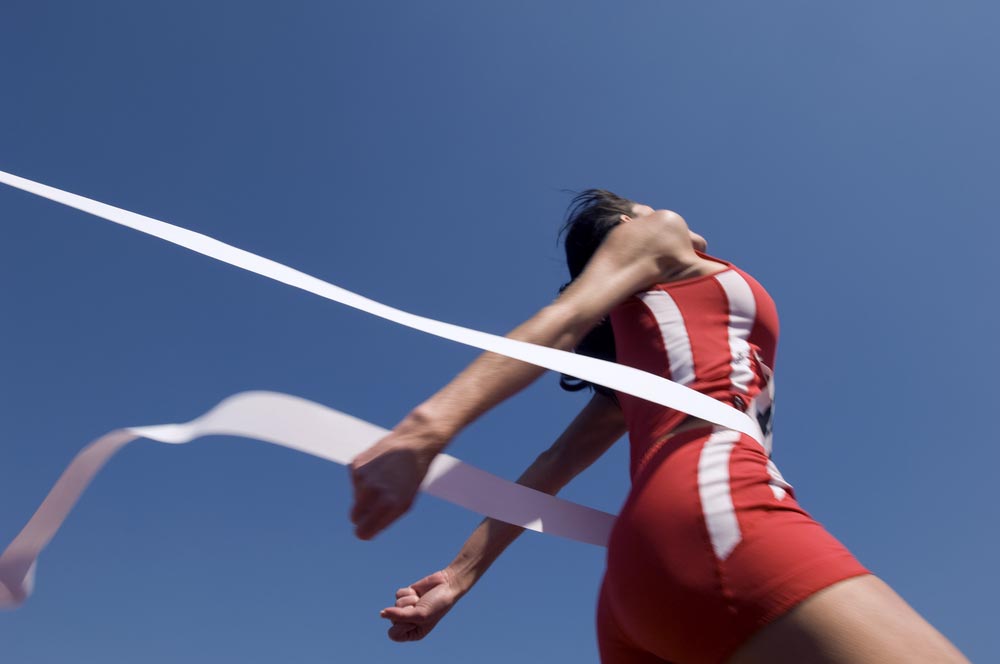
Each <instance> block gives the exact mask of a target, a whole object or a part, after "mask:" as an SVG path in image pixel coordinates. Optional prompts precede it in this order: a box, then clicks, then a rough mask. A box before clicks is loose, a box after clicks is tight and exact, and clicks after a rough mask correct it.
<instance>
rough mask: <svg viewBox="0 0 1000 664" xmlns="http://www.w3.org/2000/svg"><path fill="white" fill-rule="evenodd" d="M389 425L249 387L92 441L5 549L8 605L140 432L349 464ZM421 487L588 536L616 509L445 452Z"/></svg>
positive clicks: (2, 570)
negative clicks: (185, 415) (178, 417)
mask: <svg viewBox="0 0 1000 664" xmlns="http://www.w3.org/2000/svg"><path fill="white" fill-rule="evenodd" d="M387 433H388V431H387V430H385V429H383V428H381V427H378V426H376V425H374V424H371V423H369V422H365V421H364V420H359V419H357V418H356V417H351V416H350V415H345V414H344V413H340V412H338V411H336V410H333V409H331V408H327V407H326V406H321V405H320V404H318V403H314V402H312V401H307V400H305V399H301V398H299V397H294V396H291V395H288V394H280V393H277V392H242V393H240V394H236V395H233V396H231V397H229V398H227V399H225V400H224V401H222V402H221V403H220V404H219V405H217V406H216V407H215V408H213V409H212V410H210V411H208V412H207V413H205V414H204V415H202V416H201V417H198V418H196V419H194V420H191V421H190V422H187V423H186V424H161V425H156V426H148V427H130V428H128V429H117V430H115V431H112V432H110V433H108V434H106V435H104V436H101V437H100V438H98V439H97V440H95V441H94V442H92V443H91V444H90V445H88V446H87V447H85V448H84V449H83V450H82V451H81V452H80V453H79V454H77V455H76V457H75V458H74V459H73V461H72V462H71V463H70V464H69V466H68V467H67V468H66V470H65V471H63V474H62V476H61V477H60V478H59V480H58V481H57V482H56V483H55V486H53V487H52V490H51V491H49V495H48V496H46V498H45V500H44V501H43V502H42V504H41V506H40V507H39V508H38V510H37V511H36V512H35V514H34V516H32V517H31V520H30V521H28V523H27V525H26V526H25V527H24V528H23V529H22V530H21V532H20V533H19V534H18V535H17V537H16V538H14V541H13V542H11V544H10V546H8V547H7V549H6V550H5V551H4V552H3V555H0V608H12V607H14V606H16V605H17V604H20V603H21V602H23V601H24V600H25V598H26V597H27V596H28V595H30V594H31V590H32V587H33V585H34V576H35V564H36V560H37V558H38V554H39V553H40V552H41V550H42V549H43V548H45V546H46V545H47V544H48V543H49V541H50V540H51V539H52V538H53V536H55V534H56V532H57V531H58V530H59V527H60V526H61V525H62V523H63V521H64V520H65V519H66V517H67V516H68V515H69V512H70V510H71V509H72V508H73V505H75V504H76V501H77V499H79V497H80V495H81V494H82V493H83V491H84V490H85V489H86V488H87V486H88V485H89V484H90V482H91V480H93V478H94V476H95V475H96V474H97V473H98V471H100V470H101V468H103V467H104V464H105V463H107V461H108V460H109V459H110V458H111V457H112V456H113V455H114V454H115V452H117V451H118V450H120V449H121V448H122V447H124V446H125V445H127V444H128V443H130V442H132V441H134V440H136V439H137V438H149V439H151V440H155V441H158V442H161V443H172V444H180V443H188V442H190V441H192V440H194V439H195V438H200V437H202V436H212V435H225V436H243V437H246V438H254V439H256V440H261V441H264V442H266V443H272V444H274V445H280V446H282V447H287V448H289V449H293V450H298V451H299V452H305V453H306V454H311V455H313V456H316V457H319V458H321V459H326V460H327V461H333V462H336V463H340V464H344V465H346V464H348V463H350V461H351V459H353V458H354V457H355V456H357V455H358V453H360V452H361V451H362V450H364V449H366V448H367V447H369V446H371V445H372V444H374V443H375V442H376V441H378V440H379V439H380V438H382V437H383V436H385V435H386V434H387ZM421 490H423V491H425V492H427V493H429V494H431V495H432V496H437V497H438V498H443V499H444V500H447V501H450V502H452V503H455V504H456V505H459V506H461V507H465V508H467V509H470V510H472V511H474V512H478V513H480V514H484V515H486V516H491V517H493V518H496V519H500V520H501V521H506V522H507V523H512V524H514V525H517V526H522V527H524V528H528V529H530V530H535V531H538V532H546V533H550V534H553V535H560V536H562V537H568V538H570V539H574V540H577V541H580V542H586V543H588V544H596V545H598V546H603V545H605V544H606V543H607V540H608V535H609V534H610V532H611V525H612V523H613V522H614V518H615V517H614V516H613V515H611V514H608V513H607V512H601V511H600V510H595V509H591V508H589V507H584V506H583V505H578V504H576V503H572V502H569V501H567V500H562V499H561V498H556V497H555V496H550V495H548V494H546V493H542V492H541V491H536V490H534V489H529V488H528V487H526V486H522V485H520V484H515V483H514V482H509V481H507V480H504V479H501V478H499V477H497V476H495V475H491V474H490V473H487V472H485V471H483V470H480V469H478V468H475V467H473V466H470V465H468V464H465V463H462V462H461V461H459V460H458V459H456V458H455V457H453V456H450V455H448V454H440V455H438V457H437V458H436V459H435V460H434V462H433V463H432V464H431V467H430V470H429V472H428V473H427V477H426V478H425V479H424V482H423V484H422V485H421Z"/></svg>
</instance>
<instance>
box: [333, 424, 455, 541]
mask: <svg viewBox="0 0 1000 664" xmlns="http://www.w3.org/2000/svg"><path fill="white" fill-rule="evenodd" d="M441 447H443V445H440V444H437V441H434V440H433V438H432V437H431V436H429V435H428V434H427V433H426V432H420V431H414V430H413V428H412V427H407V426H405V425H400V426H399V427H397V428H396V430H394V431H393V432H392V433H390V434H389V435H388V436H386V437H385V438H383V439H382V440H380V441H378V442H377V443H375V444H374V445H372V446H371V447H369V448H368V449H367V450H365V451H364V452H362V453H361V454H359V455H358V456H357V457H355V458H354V460H353V461H352V462H351V465H350V473H351V482H352V484H353V485H354V506H353V507H352V508H351V522H352V523H353V524H354V533H355V535H357V536H358V538H360V539H363V540H367V539H371V538H372V537H374V536H375V535H377V534H378V533H379V532H381V531H382V530H384V529H385V528H386V527H388V526H389V525H390V524H391V523H392V522H393V521H395V520H396V519H398V518H399V517H400V516H402V515H403V514H404V513H405V512H406V511H407V510H409V509H410V506H411V505H413V500H414V499H415V498H416V495H417V491H418V490H419V489H420V483H421V482H423V480H424V476H425V475H426V474H427V469H428V468H429V467H430V465H431V461H433V460H434V457H435V456H437V453H438V451H439V450H440V449H441Z"/></svg>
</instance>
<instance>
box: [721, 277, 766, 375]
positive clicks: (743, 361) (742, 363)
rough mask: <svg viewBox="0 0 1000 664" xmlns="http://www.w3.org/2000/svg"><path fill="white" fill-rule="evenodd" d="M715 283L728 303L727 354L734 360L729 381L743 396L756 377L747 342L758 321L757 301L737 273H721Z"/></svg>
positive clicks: (748, 286)
mask: <svg viewBox="0 0 1000 664" xmlns="http://www.w3.org/2000/svg"><path fill="white" fill-rule="evenodd" d="M715 280H716V281H717V282H719V285H721V286H722V290H724V291H725V292H726V298H727V299H728V300H729V352H730V354H731V355H732V358H733V359H732V362H731V366H732V373H731V374H730V378H729V379H730V380H731V381H732V382H733V387H735V388H736V389H737V390H739V391H740V392H743V393H744V394H746V393H747V392H749V391H750V383H751V382H752V381H753V380H754V377H755V376H754V371H753V358H752V357H751V350H750V342H749V339H750V331H751V330H752V329H753V324H754V320H755V319H756V318H757V302H756V301H755V300H754V298H753V291H752V290H750V284H748V283H747V282H746V280H745V279H744V278H743V277H742V276H740V274H739V273H738V272H736V270H726V271H725V272H720V273H719V274H717V275H715Z"/></svg>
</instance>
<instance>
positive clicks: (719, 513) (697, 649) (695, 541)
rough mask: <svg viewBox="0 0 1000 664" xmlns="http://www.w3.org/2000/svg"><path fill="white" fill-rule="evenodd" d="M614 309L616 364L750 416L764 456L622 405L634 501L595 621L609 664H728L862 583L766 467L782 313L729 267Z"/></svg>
mask: <svg viewBox="0 0 1000 664" xmlns="http://www.w3.org/2000/svg"><path fill="white" fill-rule="evenodd" d="M705 258H708V259H709V260H714V261H717V262H719V263H721V264H722V266H723V267H724V269H723V270H722V271H720V272H717V273H715V274H711V275H706V276H701V277H695V278H693V279H687V280H683V281H676V282H669V283H665V284H660V285H657V286H655V287H653V288H652V289H650V290H649V291H647V292H644V293H639V294H637V295H635V296H633V297H631V298H629V299H628V300H627V301H625V302H624V303H622V304H621V305H619V306H618V307H616V308H615V310H614V311H612V313H611V324H612V327H613V329H614V334H615V346H616V350H617V359H618V362H619V363H621V364H626V365H629V366H633V367H637V368H639V369H643V370H645V371H649V372H651V373H655V374H659V375H661V376H664V377H666V378H669V379H671V380H673V381H676V382H678V383H681V384H683V385H687V386H688V387H690V388H692V389H694V390H697V391H699V392H702V393H704V394H707V395H709V396H711V397H713V398H716V399H718V400H720V401H723V402H725V403H727V404H729V405H731V406H734V407H736V408H739V409H740V410H743V411H745V412H747V413H748V414H750V415H752V416H754V417H755V418H756V419H757V421H758V422H759V423H760V425H761V428H762V429H763V431H764V433H765V436H764V444H761V443H758V442H757V441H755V440H753V439H752V438H750V437H749V436H745V435H742V434H740V433H737V432H734V431H731V430H729V429H724V428H721V427H714V428H713V427H705V428H698V429H692V430H689V431H684V432H682V433H679V434H676V435H673V436H670V435H668V434H669V432H670V431H671V430H672V429H673V428H674V427H676V426H677V425H678V424H680V423H681V421H683V420H684V419H685V418H686V417H687V416H686V415H685V414H684V413H682V412H679V411H676V410H671V409H668V408H664V407H663V406H659V405H656V404H652V403H650V402H648V401H644V400H642V399H638V398H636V397H632V396H629V395H626V394H619V395H618V400H619V403H620V404H621V408H622V411H623V412H624V414H625V419H626V422H627V424H628V430H629V440H630V450H631V464H630V465H631V474H632V491H631V492H630V494H629V497H628V499H627V500H626V502H625V505H624V507H623V508H622V511H621V514H620V515H619V517H618V520H617V521H616V522H615V527H614V530H613V531H612V534H611V539H610V542H609V544H608V567H607V572H606V574H605V578H604V583H603V585H602V588H601V596H600V600H599V602H598V610H597V632H598V641H599V646H600V650H601V661H602V662H605V664H640V663H641V664H652V663H654V662H673V663H675V664H688V663H691V664H696V663H702V662H706V663H707V662H713V663H714V662H724V661H725V660H726V659H727V658H728V657H729V656H730V655H732V654H733V653H734V652H735V651H736V649H738V648H739V647H740V646H741V645H742V644H743V643H745V642H746V640H747V639H749V638H750V636H751V635H753V633H754V632H755V631H756V630H758V629H760V628H761V627H762V626H764V625H765V624H767V623H768V622H770V621H772V620H774V619H775V618H778V617H779V616H781V615H782V614H784V613H786V612H787V611H789V610H790V609H791V608H792V607H794V606H795V605H796V604H798V603H799V602H801V601H802V600H804V599H806V598H807V597H809V596H810V595H812V594H813V593H815V592H818V591H819V590H822V589H823V588H826V587H827V586H830V585H831V584H833V583H836V582H838V581H841V580H844V579H847V578H849V577H853V576H858V575H861V574H867V573H868V571H867V570H866V569H865V568H864V567H862V566H861V564H860V563H858V561H857V560H856V559H855V558H854V557H853V556H852V555H851V554H850V552H849V551H847V549H846V548H844V546H843V545H842V544H840V543H839V542H838V541H837V540H836V539H834V538H833V537H832V536H831V535H830V534H829V533H827V532H826V531H825V530H824V529H823V527H822V526H820V525H819V524H818V523H817V522H816V521H814V520H813V519H812V517H810V516H809V514H807V513H806V512H805V510H803V509H802V508H801V507H800V506H799V504H798V503H797V502H796V500H795V494H794V492H793V490H792V487H791V486H790V485H789V484H788V483H786V482H785V480H784V479H783V478H782V477H781V474H780V473H779V472H778V469H777V467H776V466H775V465H774V463H773V462H771V460H770V453H771V449H770V447H771V444H770V428H771V414H772V412H773V406H772V398H773V387H774V385H773V382H772V372H771V368H772V367H773V366H774V356H775V350H776V346H777V341H778V315H777V310H776V308H775V306H774V301H773V300H772V299H771V298H770V296H769V295H768V294H767V292H766V291H765V290H764V289H763V288H762V287H761V286H760V284H758V283H757V282H756V281H755V280H754V279H753V278H752V277H751V276H750V275H748V274H746V273H745V272H743V271H742V270H739V269H738V268H736V267H734V266H732V265H731V264H729V263H726V262H724V261H719V260H718V259H715V258H711V257H708V256H705Z"/></svg>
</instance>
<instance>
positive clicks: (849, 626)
mask: <svg viewBox="0 0 1000 664" xmlns="http://www.w3.org/2000/svg"><path fill="white" fill-rule="evenodd" d="M785 662H788V663H789V664H793V663H794V664H799V663H800V662H810V663H812V662H815V663H817V664H868V663H871V664H896V663H899V664H903V663H906V664H912V663H914V662H934V663H935V664H938V663H940V664H948V663H951V662H955V663H966V664H967V663H968V660H967V659H966V658H965V657H964V656H963V655H962V653H961V652H959V651H958V649H957V648H956V647H955V646H954V645H952V644H951V642H950V641H948V639H947V638H945V637H944V636H943V635H942V634H941V633H940V632H938V631H937V630H936V629H934V627H932V626H931V625H930V624H929V623H928V622H927V621H926V620H924V619H923V618H922V617H921V616H920V615H919V614H918V613H917V612H916V611H914V610H913V608H911V607H910V605H909V604H907V603H906V601H904V600H903V599H902V598H901V597H900V596H899V595H897V594H896V593H895V592H894V591H893V590H892V588H890V587H889V586H888V585H887V584H885V583H884V582H883V581H881V580H880V579H878V578H876V577H874V576H871V575H866V576H859V577H855V578H852V579H848V580H846V581H841V582H840V583H837V584H834V585H833V586H830V587H829V588H826V589H825V590H822V591H820V592H818V593H816V594H815V595H813V596H812V597H810V598H808V599H806V600H805V601H804V602H802V603H801V604H799V605H798V606H796V607H795V608H794V609H792V610H791V611H789V612H788V613H787V614H785V615H784V616H782V617H781V618H779V619H777V620H775V621H774V622H773V623H771V624H769V625H768V626H766V627H764V628H762V629H761V630H760V631H759V632H757V633H756V634H755V635H754V636H753V637H752V638H751V639H750V640H749V641H748V642H747V643H745V644H744V645H743V646H742V647H741V648H740V649H739V650H738V651H737V652H736V653H735V655H733V657H732V658H730V659H729V664H757V663H761V664H763V663H767V664H783V663H785Z"/></svg>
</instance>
